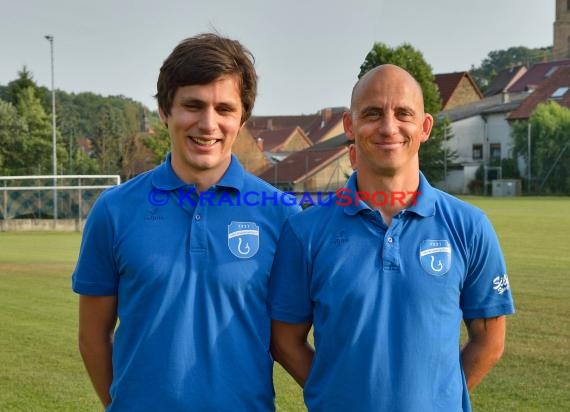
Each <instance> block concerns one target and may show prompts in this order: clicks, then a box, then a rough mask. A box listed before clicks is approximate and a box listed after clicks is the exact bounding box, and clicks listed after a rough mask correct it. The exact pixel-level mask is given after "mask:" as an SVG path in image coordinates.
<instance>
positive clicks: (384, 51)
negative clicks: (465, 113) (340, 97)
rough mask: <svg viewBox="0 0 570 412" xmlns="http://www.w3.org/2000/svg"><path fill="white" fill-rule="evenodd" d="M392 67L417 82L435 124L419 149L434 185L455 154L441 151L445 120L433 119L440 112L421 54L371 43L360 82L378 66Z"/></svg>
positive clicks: (406, 47) (403, 47) (408, 48)
mask: <svg viewBox="0 0 570 412" xmlns="http://www.w3.org/2000/svg"><path fill="white" fill-rule="evenodd" d="M388 63H390V64H395V65H397V66H400V67H402V68H403V69H405V70H407V71H408V72H409V73H410V74H411V75H412V76H414V78H415V79H416V80H417V81H418V83H419V84H420V86H421V87H422V91H423V94H424V106H425V111H426V112H427V113H430V114H431V115H433V116H434V120H436V121H435V124H434V127H433V129H432V132H431V135H430V138H429V140H428V141H427V142H426V143H424V144H423V145H422V147H421V149H420V168H421V170H422V172H423V173H424V174H425V176H426V177H427V179H428V180H430V181H432V182H438V181H441V180H443V179H444V170H445V165H444V162H448V164H449V163H450V162H452V161H453V159H454V158H455V157H456V154H455V153H451V152H449V151H448V153H447V154H446V153H445V152H444V148H443V142H444V138H445V137H447V139H450V138H451V137H452V136H451V134H450V133H448V134H447V135H446V133H444V128H445V127H446V125H447V124H448V123H447V120H445V119H442V120H441V121H437V115H438V113H439V112H440V111H441V97H440V95H439V90H438V89H437V86H436V84H435V78H434V75H433V72H432V69H431V66H430V65H429V64H428V63H427V62H426V61H425V59H424V57H423V55H422V53H421V52H420V51H418V50H416V49H414V48H413V47H412V46H411V45H410V44H403V45H401V46H398V47H396V48H391V47H388V46H387V45H385V44H383V43H374V46H373V47H372V50H371V51H370V52H369V53H368V54H367V55H366V58H365V59H364V63H362V65H361V66H360V74H359V75H358V78H361V77H362V76H363V75H364V74H365V73H366V72H368V71H369V70H371V69H373V68H374V67H377V66H380V65H382V64H388Z"/></svg>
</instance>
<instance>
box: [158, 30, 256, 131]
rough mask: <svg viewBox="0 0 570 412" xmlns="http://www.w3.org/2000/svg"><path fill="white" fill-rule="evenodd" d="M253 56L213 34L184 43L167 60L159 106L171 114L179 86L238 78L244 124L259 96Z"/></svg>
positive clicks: (161, 80) (164, 66)
mask: <svg viewBox="0 0 570 412" xmlns="http://www.w3.org/2000/svg"><path fill="white" fill-rule="evenodd" d="M254 61H255V59H254V57H253V55H252V54H251V53H250V51H249V50H247V49H246V48H245V47H244V46H243V45H242V44H241V43H240V42H238V41H237V40H231V39H228V38H225V37H221V36H219V35H217V34H214V33H204V34H199V35H197V36H194V37H190V38H187V39H185V40H182V41H181V42H180V43H179V44H178V46H176V47H175V48H174V50H172V53H170V55H169V56H168V57H167V58H166V60H165V61H164V63H163V64H162V67H161V68H160V74H159V76H158V82H157V84H156V86H157V90H158V93H157V94H156V96H155V97H156V98H157V100H158V107H160V109H161V110H162V111H163V112H164V113H165V114H167V115H170V110H171V109H172V101H173V99H174V94H175V93H176V90H178V88H179V87H183V86H191V85H197V84H208V83H211V82H213V81H214V80H216V79H218V78H219V77H221V76H224V75H237V79H238V87H239V89H240V97H241V103H242V106H243V114H242V119H241V121H242V123H244V122H245V121H246V120H247V119H249V117H250V116H251V112H252V110H253V104H254V103H255V96H256V94H257V74H256V73H255V68H254V67H253V64H254Z"/></svg>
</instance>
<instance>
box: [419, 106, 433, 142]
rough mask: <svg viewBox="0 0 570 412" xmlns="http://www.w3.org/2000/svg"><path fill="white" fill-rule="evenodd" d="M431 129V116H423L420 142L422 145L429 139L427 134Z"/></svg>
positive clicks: (427, 114)
mask: <svg viewBox="0 0 570 412" xmlns="http://www.w3.org/2000/svg"><path fill="white" fill-rule="evenodd" d="M432 127H433V116H432V115H431V114H429V113H426V114H425V115H424V121H423V123H422V136H421V139H420V142H422V143H424V142H426V141H427V140H428V139H429V134H430V133H431V129H432Z"/></svg>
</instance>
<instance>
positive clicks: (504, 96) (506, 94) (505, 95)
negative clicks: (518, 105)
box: [501, 92, 511, 104]
mask: <svg viewBox="0 0 570 412" xmlns="http://www.w3.org/2000/svg"><path fill="white" fill-rule="evenodd" d="M501 96H502V99H501V101H502V103H503V104H504V103H509V102H510V101H511V96H510V95H509V92H503V93H501Z"/></svg>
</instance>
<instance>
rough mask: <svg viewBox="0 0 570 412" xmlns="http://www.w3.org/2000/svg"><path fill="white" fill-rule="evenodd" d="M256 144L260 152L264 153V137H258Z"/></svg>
mask: <svg viewBox="0 0 570 412" xmlns="http://www.w3.org/2000/svg"><path fill="white" fill-rule="evenodd" d="M255 142H256V143H257V147H259V150H261V151H262V152H263V137H258V138H257V139H256V141H255Z"/></svg>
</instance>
